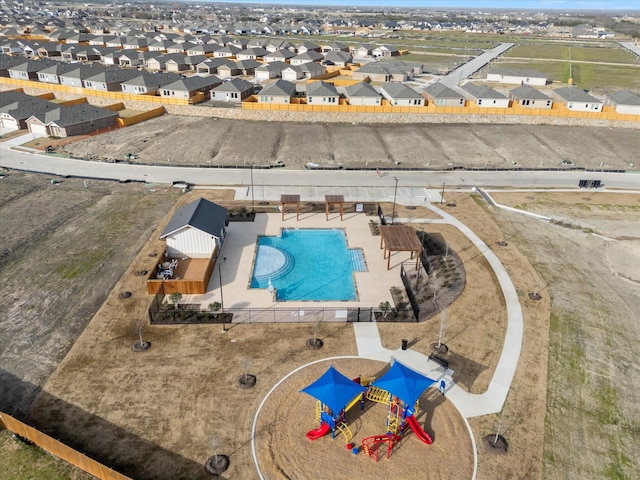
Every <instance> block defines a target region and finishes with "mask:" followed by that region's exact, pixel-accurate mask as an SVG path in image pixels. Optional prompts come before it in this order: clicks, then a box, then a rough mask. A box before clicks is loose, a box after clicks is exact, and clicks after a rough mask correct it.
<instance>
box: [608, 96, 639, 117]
mask: <svg viewBox="0 0 640 480" xmlns="http://www.w3.org/2000/svg"><path fill="white" fill-rule="evenodd" d="M606 103H607V105H612V106H614V107H615V109H616V112H618V113H623V114H625V115H640V95H638V94H637V93H635V92H632V91H631V90H622V91H620V92H615V93H610V94H608V95H607V97H606Z"/></svg>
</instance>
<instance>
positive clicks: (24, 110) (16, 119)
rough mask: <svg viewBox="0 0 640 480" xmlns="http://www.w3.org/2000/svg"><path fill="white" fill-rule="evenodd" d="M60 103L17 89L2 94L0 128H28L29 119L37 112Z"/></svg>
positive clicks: (55, 106) (0, 97)
mask: <svg viewBox="0 0 640 480" xmlns="http://www.w3.org/2000/svg"><path fill="white" fill-rule="evenodd" d="M57 107H58V105H57V104H55V103H53V102H49V101H47V100H44V99H42V98H38V97H32V96H31V95H27V94H26V93H22V92H17V91H8V92H2V95H0V128H6V129H8V130H22V129H25V128H27V123H26V121H27V119H28V118H29V117H31V115H33V114H34V113H36V112H45V111H47V110H52V109H54V108H57Z"/></svg>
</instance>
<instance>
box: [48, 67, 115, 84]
mask: <svg viewBox="0 0 640 480" xmlns="http://www.w3.org/2000/svg"><path fill="white" fill-rule="evenodd" d="M74 65H75V66H76V68H75V69H74V70H69V71H68V72H64V73H61V74H59V75H58V78H59V79H60V85H66V86H68V87H80V88H82V87H84V80H85V79H86V78H89V77H92V76H94V75H97V74H98V73H100V72H104V71H105V70H106V69H107V67H104V66H102V65H95V64H94V65H84V64H82V63H76V64H74Z"/></svg>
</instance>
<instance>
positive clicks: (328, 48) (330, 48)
mask: <svg viewBox="0 0 640 480" xmlns="http://www.w3.org/2000/svg"><path fill="white" fill-rule="evenodd" d="M321 52H322V53H328V52H347V53H348V52H349V45H347V44H346V43H344V42H331V43H329V44H327V45H322V48H321Z"/></svg>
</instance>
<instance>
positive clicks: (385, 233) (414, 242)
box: [380, 225, 422, 270]
mask: <svg viewBox="0 0 640 480" xmlns="http://www.w3.org/2000/svg"><path fill="white" fill-rule="evenodd" d="M380 248H381V249H382V248H384V257H382V258H386V259H387V270H389V268H391V252H411V258H413V254H414V253H415V254H416V268H418V262H419V261H420V254H421V253H422V242H420V239H419V238H418V236H417V235H416V231H415V230H414V229H413V227H411V226H409V225H381V226H380Z"/></svg>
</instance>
